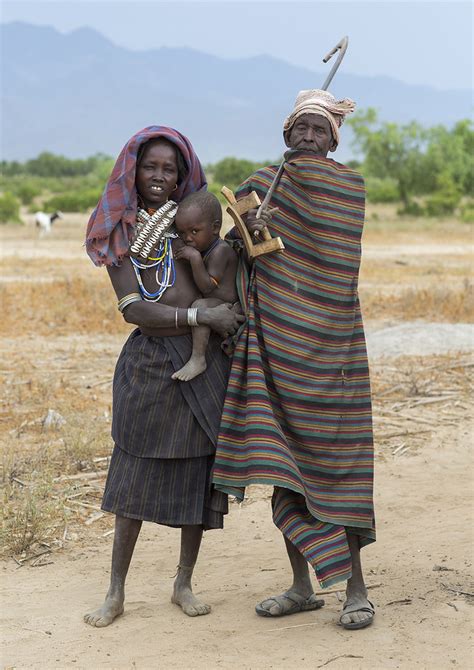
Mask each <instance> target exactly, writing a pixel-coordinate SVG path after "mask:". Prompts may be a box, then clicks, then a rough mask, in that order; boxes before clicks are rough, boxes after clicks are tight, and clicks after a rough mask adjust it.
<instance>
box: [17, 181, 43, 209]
mask: <svg viewBox="0 0 474 670" xmlns="http://www.w3.org/2000/svg"><path fill="white" fill-rule="evenodd" d="M40 193H41V189H40V188H38V187H37V186H35V185H34V184H31V183H30V182H27V181H26V182H24V183H22V184H19V185H18V186H16V187H15V189H14V194H15V195H16V196H17V198H20V200H21V202H22V204H23V205H31V203H32V202H33V200H34V198H36V196H37V195H40Z"/></svg>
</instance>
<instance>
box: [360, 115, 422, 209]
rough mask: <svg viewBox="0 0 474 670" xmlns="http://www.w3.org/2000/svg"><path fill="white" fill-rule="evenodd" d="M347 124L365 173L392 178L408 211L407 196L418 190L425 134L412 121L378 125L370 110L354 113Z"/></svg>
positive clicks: (380, 123)
mask: <svg viewBox="0 0 474 670" xmlns="http://www.w3.org/2000/svg"><path fill="white" fill-rule="evenodd" d="M348 123H349V124H350V125H351V127H352V130H353V133H354V139H353V142H352V144H353V146H354V148H355V149H356V151H358V152H360V153H362V154H363V156H364V166H365V169H366V172H367V174H370V175H373V176H377V177H381V178H382V179H383V178H385V177H390V178H392V179H393V180H394V181H395V182H396V184H397V189H398V194H399V197H400V200H401V201H402V203H403V206H404V209H405V210H408V209H409V208H410V197H411V196H412V195H414V194H415V193H419V192H420V188H421V181H422V180H421V177H422V175H423V165H424V161H425V155H424V149H425V147H426V140H427V133H426V131H425V130H424V129H423V128H422V127H421V126H420V125H419V124H418V123H417V122H416V121H412V122H411V123H408V124H406V125H404V126H399V125H398V124H396V123H393V122H388V121H384V122H379V121H378V119H377V112H376V111H375V109H373V108H369V109H367V110H365V111H362V112H358V113H357V114H355V115H354V117H353V118H352V119H350V120H349V121H348Z"/></svg>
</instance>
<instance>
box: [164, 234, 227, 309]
mask: <svg viewBox="0 0 474 670" xmlns="http://www.w3.org/2000/svg"><path fill="white" fill-rule="evenodd" d="M227 249H228V245H227V244H225V243H223V244H219V245H218V246H217V247H216V248H215V249H214V250H213V251H212V253H211V255H210V257H209V258H208V261H207V267H206V265H205V264H204V261H203V259H202V256H201V254H200V252H199V251H198V250H197V249H194V248H193V247H190V246H186V245H183V246H182V247H179V248H178V249H177V250H176V251H175V254H174V255H175V258H177V259H178V260H179V259H185V260H187V261H188V262H189V264H190V265H191V271H192V273H193V279H194V283H195V284H196V286H197V287H198V289H199V290H200V291H201V293H202V295H203V296H204V297H205V296H208V295H210V294H211V293H212V292H213V291H214V290H215V289H216V288H217V287H218V286H219V284H220V281H221V279H222V277H223V276H224V273H225V270H226V267H227V263H228V259H229V256H228V254H227ZM229 250H230V251H231V249H230V248H229Z"/></svg>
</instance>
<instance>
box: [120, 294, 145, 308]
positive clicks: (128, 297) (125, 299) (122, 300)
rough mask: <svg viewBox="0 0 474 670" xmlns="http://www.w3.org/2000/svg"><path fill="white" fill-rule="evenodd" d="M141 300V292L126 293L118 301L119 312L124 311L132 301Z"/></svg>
mask: <svg viewBox="0 0 474 670" xmlns="http://www.w3.org/2000/svg"><path fill="white" fill-rule="evenodd" d="M139 300H142V296H141V295H140V294H139V293H129V294H128V295H124V296H123V298H120V300H119V301H118V303H117V309H118V310H119V312H123V310H124V309H125V307H127V305H131V304H132V302H138V301H139Z"/></svg>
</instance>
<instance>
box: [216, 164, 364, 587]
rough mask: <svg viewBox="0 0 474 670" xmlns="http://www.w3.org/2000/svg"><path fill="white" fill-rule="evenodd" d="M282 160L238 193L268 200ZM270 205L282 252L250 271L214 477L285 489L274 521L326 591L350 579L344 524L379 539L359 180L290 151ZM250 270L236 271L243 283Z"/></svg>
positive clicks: (240, 488) (240, 487)
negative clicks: (361, 284) (361, 285)
mask: <svg viewBox="0 0 474 670" xmlns="http://www.w3.org/2000/svg"><path fill="white" fill-rule="evenodd" d="M277 168H278V166H270V167H267V168H263V169H261V170H259V171H258V172H256V173H255V174H254V175H253V176H252V177H250V178H249V179H248V180H247V181H246V182H244V184H243V185H242V186H241V187H240V188H239V190H238V191H237V194H236V195H237V198H239V197H243V196H244V195H247V194H248V193H249V192H250V191H252V190H255V191H256V192H257V193H258V194H259V195H260V197H261V198H262V199H263V197H264V195H265V193H266V192H267V190H268V188H269V186H270V184H271V182H272V180H273V177H274V175H275V172H276V170H277ZM271 206H272V207H275V206H277V207H278V208H279V211H278V213H277V214H275V215H274V216H273V223H272V226H271V230H270V232H271V234H272V235H273V236H280V237H281V238H282V240H283V242H284V244H285V251H284V252H283V253H282V254H269V255H266V256H260V257H258V259H257V260H256V261H255V262H254V263H253V266H252V268H251V270H250V272H249V276H248V278H247V279H248V291H247V300H248V302H247V305H246V308H247V314H248V321H247V324H246V327H245V329H244V330H243V332H242V334H241V336H240V338H239V341H238V343H237V347H236V351H235V354H234V359H233V364H232V370H231V376H230V382H229V386H228V391H227V395H226V399H225V403H224V410H223V416H222V421H221V428H220V435H219V438H218V443H217V454H216V461H215V467H214V477H213V480H214V482H215V483H216V485H217V486H218V488H220V489H221V490H223V491H226V492H227V493H231V494H233V495H236V496H237V497H239V498H242V497H243V493H244V488H245V487H246V486H248V485H250V484H256V483H258V484H270V485H274V486H275V487H278V488H277V490H276V495H275V496H274V499H273V519H274V522H275V523H276V525H277V526H278V527H279V528H280V530H281V531H282V532H283V533H284V535H285V536H286V537H287V538H288V539H289V540H290V541H291V542H292V543H293V544H294V545H296V546H297V547H298V549H299V550H300V552H301V553H302V554H303V555H304V556H305V557H306V558H307V560H308V562H309V563H310V564H311V565H312V566H313V567H314V569H315V571H316V575H317V578H318V580H319V582H320V584H321V585H322V586H324V587H326V586H329V585H330V584H332V583H335V582H337V581H340V580H343V579H348V578H349V577H350V574H351V560H350V552H349V548H348V544H347V538H346V529H349V530H350V531H351V532H354V533H357V534H358V535H359V536H360V541H361V544H364V543H366V542H369V541H373V540H374V539H375V530H374V513H373V499H372V486H373V442H372V417H371V399H370V384H369V371H368V363H367V352H366V346H365V338H364V331H363V325H362V319H361V313H360V308H359V299H358V293H357V285H358V271H359V265H360V252H361V249H360V241H361V234H362V228H363V222H364V207H365V192H364V184H363V180H362V177H361V176H360V175H358V174H357V173H355V172H353V171H352V170H350V169H349V168H346V167H345V166H343V165H341V164H339V163H337V162H335V161H333V160H331V159H327V158H319V157H316V156H314V154H309V153H307V152H301V151H292V152H289V153H288V154H287V163H286V166H285V171H284V173H283V176H282V178H281V181H280V184H279V186H278V188H277V189H276V192H275V193H274V195H273V198H272V201H271ZM245 279H246V277H244V276H241V277H240V280H241V282H243V281H244V280H245Z"/></svg>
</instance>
